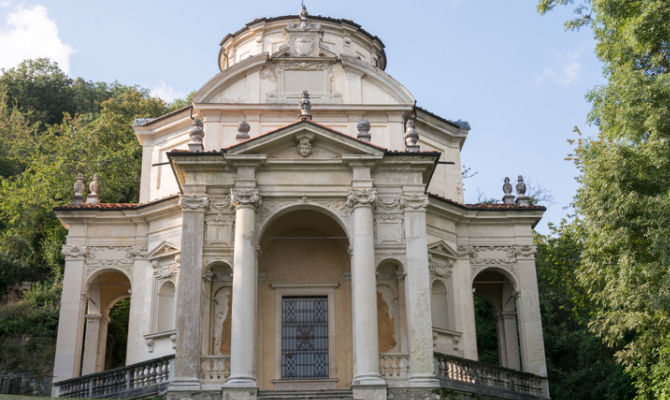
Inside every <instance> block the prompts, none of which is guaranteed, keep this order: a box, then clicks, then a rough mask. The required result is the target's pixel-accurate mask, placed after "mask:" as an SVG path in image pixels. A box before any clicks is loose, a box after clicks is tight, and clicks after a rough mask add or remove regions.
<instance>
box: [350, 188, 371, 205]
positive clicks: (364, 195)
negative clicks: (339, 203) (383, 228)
mask: <svg viewBox="0 0 670 400" xmlns="http://www.w3.org/2000/svg"><path fill="white" fill-rule="evenodd" d="M376 199H377V191H376V190H375V189H373V188H352V189H350V190H349V194H348V195H347V206H348V207H352V208H356V207H360V206H366V207H371V206H373V205H374V202H375V200H376Z"/></svg>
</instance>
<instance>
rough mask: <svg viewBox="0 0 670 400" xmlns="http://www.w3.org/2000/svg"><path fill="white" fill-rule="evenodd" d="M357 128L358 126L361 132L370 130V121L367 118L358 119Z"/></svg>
mask: <svg viewBox="0 0 670 400" xmlns="http://www.w3.org/2000/svg"><path fill="white" fill-rule="evenodd" d="M356 128H358V131H359V132H369V131H370V121H368V120H367V119H361V120H360V121H358V124H357V125H356Z"/></svg>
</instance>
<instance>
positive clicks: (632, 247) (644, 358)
mask: <svg viewBox="0 0 670 400" xmlns="http://www.w3.org/2000/svg"><path fill="white" fill-rule="evenodd" d="M566 3H571V1H569V0H541V1H540V2H539V5H538V9H539V11H540V12H542V13H544V12H547V11H548V10H550V9H551V8H553V7H555V6H556V5H559V4H566ZM577 12H578V14H579V15H578V17H577V18H576V19H574V20H572V21H569V22H567V23H566V26H567V27H568V28H578V27H581V26H590V27H591V28H592V29H593V32H594V36H595V39H596V53H597V55H598V57H599V58H600V60H601V61H602V62H603V70H604V75H605V77H606V79H607V83H606V84H605V85H603V86H600V87H596V88H595V89H593V90H592V91H591V92H590V93H589V94H588V99H589V100H590V101H591V102H592V104H593V107H592V110H591V113H590V115H589V120H590V122H591V123H593V124H595V125H596V126H597V127H598V128H599V134H598V136H597V137H596V138H591V139H584V140H580V141H579V142H578V144H577V147H576V151H575V154H574V160H575V162H576V164H577V166H578V168H579V169H580V177H579V181H580V183H581V187H580V189H579V190H578V193H577V196H576V199H575V206H576V210H577V212H578V214H579V215H580V218H581V219H582V221H583V222H582V229H583V230H584V243H583V252H582V256H581V261H580V263H579V267H578V269H577V278H578V281H579V283H580V285H582V286H583V287H584V290H585V293H586V294H587V295H588V296H589V298H590V300H591V301H592V302H593V304H594V307H595V308H594V312H593V316H592V319H591V322H590V327H591V329H592V331H593V332H595V333H596V334H597V335H598V336H599V337H601V338H603V339H604V340H605V342H606V343H607V344H608V345H609V346H610V347H612V348H614V349H617V352H616V356H617V358H618V359H619V361H620V362H621V363H623V365H625V367H626V371H627V372H628V373H629V374H630V376H631V377H632V378H633V379H634V385H635V387H636V389H637V397H638V398H640V399H652V398H653V399H656V398H661V399H667V398H670V290H669V289H668V288H670V106H669V105H670V23H668V21H670V2H668V1H667V0H634V1H624V0H588V1H585V2H584V3H583V4H582V5H580V6H578V8H577Z"/></svg>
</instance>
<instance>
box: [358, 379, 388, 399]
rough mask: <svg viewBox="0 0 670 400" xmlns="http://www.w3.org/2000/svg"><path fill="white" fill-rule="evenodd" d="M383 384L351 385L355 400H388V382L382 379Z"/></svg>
mask: <svg viewBox="0 0 670 400" xmlns="http://www.w3.org/2000/svg"><path fill="white" fill-rule="evenodd" d="M380 380H381V381H382V382H383V384H381V385H373V384H357V383H355V382H354V383H353V384H352V385H351V391H352V392H353V395H354V399H356V400H386V382H384V380H383V379H380Z"/></svg>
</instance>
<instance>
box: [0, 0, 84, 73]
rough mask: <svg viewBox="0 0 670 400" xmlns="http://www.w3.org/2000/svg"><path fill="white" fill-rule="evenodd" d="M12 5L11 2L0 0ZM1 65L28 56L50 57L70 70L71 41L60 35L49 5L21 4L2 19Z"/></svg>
mask: <svg viewBox="0 0 670 400" xmlns="http://www.w3.org/2000/svg"><path fill="white" fill-rule="evenodd" d="M0 5H1V6H2V7H8V6H9V2H6V1H5V2H2V3H0ZM0 49H2V51H0V68H11V67H14V66H16V65H17V64H18V63H20V62H21V61H23V60H25V59H28V58H39V57H49V58H50V59H51V60H53V61H55V62H57V63H58V65H59V66H60V68H61V69H62V70H63V71H65V72H66V73H68V72H69V71H70V55H71V54H72V52H73V51H74V50H73V49H72V47H71V46H70V45H67V44H65V43H63V41H62V40H61V39H60V38H59V37H58V26H57V25H56V23H55V22H54V21H53V20H51V19H50V18H49V16H48V15H47V9H46V7H44V6H42V5H36V6H33V7H29V8H24V7H23V6H17V7H16V8H15V9H13V10H12V11H11V12H9V14H8V15H7V18H6V20H5V21H3V22H0Z"/></svg>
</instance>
